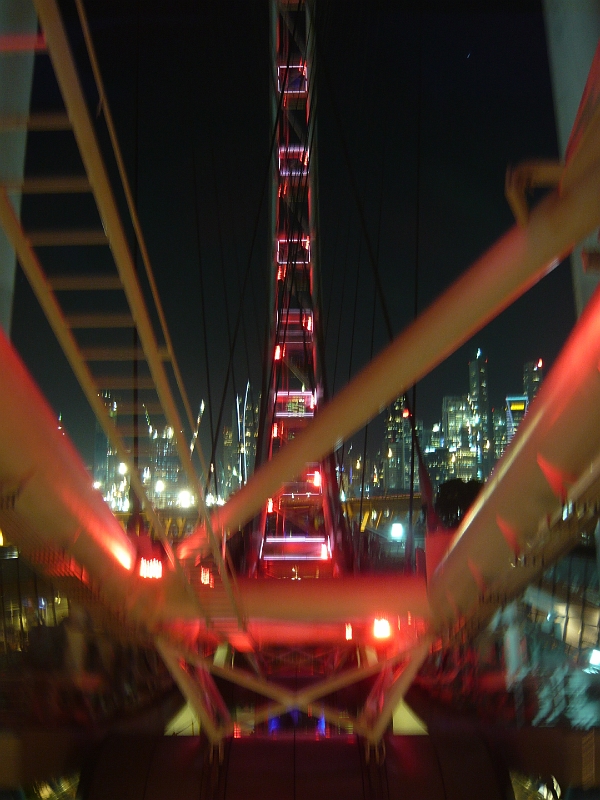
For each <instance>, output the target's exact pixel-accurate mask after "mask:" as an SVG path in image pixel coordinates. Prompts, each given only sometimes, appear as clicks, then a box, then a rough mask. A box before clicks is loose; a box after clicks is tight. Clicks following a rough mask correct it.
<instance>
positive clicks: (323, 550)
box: [321, 543, 329, 561]
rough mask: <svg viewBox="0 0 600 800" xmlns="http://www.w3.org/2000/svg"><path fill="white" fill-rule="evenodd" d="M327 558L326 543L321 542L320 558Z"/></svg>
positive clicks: (324, 559)
mask: <svg viewBox="0 0 600 800" xmlns="http://www.w3.org/2000/svg"><path fill="white" fill-rule="evenodd" d="M328 558H329V553H328V552H327V545H326V544H325V543H323V544H322V545H321V559H322V560H323V561H326V560H327V559H328Z"/></svg>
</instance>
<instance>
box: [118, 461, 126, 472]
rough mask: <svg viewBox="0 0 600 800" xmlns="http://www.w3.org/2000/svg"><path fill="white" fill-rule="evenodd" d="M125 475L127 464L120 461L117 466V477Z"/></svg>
mask: <svg viewBox="0 0 600 800" xmlns="http://www.w3.org/2000/svg"><path fill="white" fill-rule="evenodd" d="M126 473H127V464H125V462H124V461H121V463H120V464H119V475H125V474H126Z"/></svg>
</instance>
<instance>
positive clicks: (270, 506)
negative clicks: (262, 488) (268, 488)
mask: <svg viewBox="0 0 600 800" xmlns="http://www.w3.org/2000/svg"><path fill="white" fill-rule="evenodd" d="M272 513H273V498H272V497H269V499H268V500H267V514H272Z"/></svg>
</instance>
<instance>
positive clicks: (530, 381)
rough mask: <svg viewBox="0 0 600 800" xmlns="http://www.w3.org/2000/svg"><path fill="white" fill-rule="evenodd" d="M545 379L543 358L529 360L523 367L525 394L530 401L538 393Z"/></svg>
mask: <svg viewBox="0 0 600 800" xmlns="http://www.w3.org/2000/svg"><path fill="white" fill-rule="evenodd" d="M543 379H544V364H543V361H542V359H541V358H538V360H537V361H528V362H527V364H525V366H524V367H523V394H524V395H525V396H526V397H527V400H528V401H529V402H530V403H531V401H532V400H533V398H534V397H535V396H536V394H537V393H538V390H539V388H540V385H541V383H542V380H543Z"/></svg>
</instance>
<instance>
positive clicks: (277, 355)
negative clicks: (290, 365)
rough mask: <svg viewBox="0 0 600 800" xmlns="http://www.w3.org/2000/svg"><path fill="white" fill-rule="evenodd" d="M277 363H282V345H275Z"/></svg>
mask: <svg viewBox="0 0 600 800" xmlns="http://www.w3.org/2000/svg"><path fill="white" fill-rule="evenodd" d="M275 361H281V345H280V344H276V345H275Z"/></svg>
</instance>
